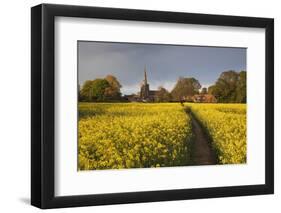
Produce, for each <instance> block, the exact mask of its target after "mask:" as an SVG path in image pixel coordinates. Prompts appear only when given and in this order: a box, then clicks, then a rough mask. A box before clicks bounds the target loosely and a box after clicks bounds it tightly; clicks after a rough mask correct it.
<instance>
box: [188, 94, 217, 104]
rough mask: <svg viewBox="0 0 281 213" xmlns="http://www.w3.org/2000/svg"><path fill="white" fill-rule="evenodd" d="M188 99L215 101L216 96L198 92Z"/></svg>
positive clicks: (193, 100) (200, 101)
mask: <svg viewBox="0 0 281 213" xmlns="http://www.w3.org/2000/svg"><path fill="white" fill-rule="evenodd" d="M190 99H191V100H192V101H191V102H195V103H217V99H216V97H215V96H213V95H211V94H198V95H194V96H192V97H191V98H190V97H189V100H190Z"/></svg>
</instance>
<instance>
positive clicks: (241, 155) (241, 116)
mask: <svg viewBox="0 0 281 213" xmlns="http://www.w3.org/2000/svg"><path fill="white" fill-rule="evenodd" d="M186 105H187V106H189V107H191V111H192V113H193V114H194V115H195V117H196V118H197V119H198V120H199V122H200V123H201V124H202V125H203V126H204V127H205V129H206V131H207V133H208V134H209V136H210V137H211V138H212V146H213V148H214V149H215V150H216V152H217V157H218V161H219V163H221V164H238V163H246V157H247V146H246V144H247V143H246V131H247V127H246V126H247V122H246V104H186Z"/></svg>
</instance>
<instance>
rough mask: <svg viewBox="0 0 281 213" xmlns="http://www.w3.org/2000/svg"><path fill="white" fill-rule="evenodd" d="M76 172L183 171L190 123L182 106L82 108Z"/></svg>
mask: <svg viewBox="0 0 281 213" xmlns="http://www.w3.org/2000/svg"><path fill="white" fill-rule="evenodd" d="M78 137H79V148H78V149H79V158H78V159H79V163H78V168H79V170H92V169H120V168H148V167H162V166H182V165H187V164H188V163H189V161H190V151H191V150H190V145H189V144H190V141H191V139H192V128H191V119H190V117H189V116H188V115H187V114H186V113H185V111H184V108H183V107H182V106H181V105H180V104H178V103H177V104H143V103H119V104H118V103H95V104H94V103H80V104H79V136H78Z"/></svg>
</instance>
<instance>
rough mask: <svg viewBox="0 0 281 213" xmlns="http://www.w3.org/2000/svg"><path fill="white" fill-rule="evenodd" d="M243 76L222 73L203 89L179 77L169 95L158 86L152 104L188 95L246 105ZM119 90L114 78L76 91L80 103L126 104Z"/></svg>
mask: <svg viewBox="0 0 281 213" xmlns="http://www.w3.org/2000/svg"><path fill="white" fill-rule="evenodd" d="M246 77H247V74H246V72H245V71H240V72H236V71H233V70H230V71H225V72H222V73H221V75H220V76H219V78H218V79H217V81H216V82H215V84H214V85H211V86H209V87H208V88H202V86H201V84H200V82H199V81H198V80H197V79H195V78H186V77H180V78H179V79H178V81H177V82H176V84H175V86H174V88H173V89H172V91H171V92H169V91H168V90H167V89H165V88H164V87H159V88H158V91H157V96H156V100H155V101H156V102H171V101H181V100H183V98H184V97H187V96H193V95H196V94H211V95H214V96H215V97H216V99H217V101H218V102H219V103H246V101H247V94H246V93H247V91H246V87H247V82H246ZM121 87H122V85H121V84H120V83H119V81H118V80H117V78H116V77H115V76H113V75H108V76H106V77H105V78H103V79H95V80H88V81H86V82H85V83H84V85H83V87H82V89H81V90H80V91H79V101H88V102H94V101H97V102H106V101H125V99H124V97H122V94H121Z"/></svg>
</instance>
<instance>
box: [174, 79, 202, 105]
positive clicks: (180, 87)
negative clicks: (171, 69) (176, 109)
mask: <svg viewBox="0 0 281 213" xmlns="http://www.w3.org/2000/svg"><path fill="white" fill-rule="evenodd" d="M200 88H201V84H200V83H199V81H198V80H197V79H195V78H183V77H180V78H179V79H178V81H177V83H176V85H175V87H174V88H173V90H172V91H171V95H172V99H173V101H180V100H182V99H183V98H184V97H186V96H192V95H194V94H198V93H199V89H200Z"/></svg>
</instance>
